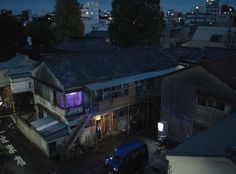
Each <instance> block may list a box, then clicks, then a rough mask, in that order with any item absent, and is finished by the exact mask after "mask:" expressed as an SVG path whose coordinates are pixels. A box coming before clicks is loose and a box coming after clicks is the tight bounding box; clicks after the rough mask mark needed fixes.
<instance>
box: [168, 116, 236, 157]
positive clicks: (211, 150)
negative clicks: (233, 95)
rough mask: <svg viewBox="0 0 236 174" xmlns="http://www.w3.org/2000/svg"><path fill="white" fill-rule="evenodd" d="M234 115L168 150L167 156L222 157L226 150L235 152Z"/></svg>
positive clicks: (235, 118) (235, 130)
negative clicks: (230, 149)
mask: <svg viewBox="0 0 236 174" xmlns="http://www.w3.org/2000/svg"><path fill="white" fill-rule="evenodd" d="M235 125H236V113H233V114H231V115H230V116H228V117H226V118H225V119H223V120H222V121H221V122H218V123H217V124H216V125H214V126H213V127H211V128H209V129H208V130H206V131H205V132H202V133H199V134H197V135H196V136H194V137H192V138H191V139H189V140H187V141H186V142H184V143H183V144H181V145H179V146H177V147H176V148H174V149H172V150H170V151H169V152H168V155H182V156H224V155H225V150H226V149H227V148H232V149H233V150H234V151H236V134H235V132H236V126H235Z"/></svg>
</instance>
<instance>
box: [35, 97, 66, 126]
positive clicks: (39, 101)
mask: <svg viewBox="0 0 236 174" xmlns="http://www.w3.org/2000/svg"><path fill="white" fill-rule="evenodd" d="M34 102H35V104H36V105H37V104H40V105H42V106H44V107H45V108H47V109H48V110H49V111H50V112H52V113H55V114H56V115H58V116H60V119H61V120H62V121H63V122H64V123H66V124H67V120H66V118H65V114H66V111H65V110H64V109H62V108H60V107H58V106H56V105H54V104H52V103H51V102H49V101H47V100H45V99H43V98H42V97H40V96H39V95H37V94H35V95H34Z"/></svg>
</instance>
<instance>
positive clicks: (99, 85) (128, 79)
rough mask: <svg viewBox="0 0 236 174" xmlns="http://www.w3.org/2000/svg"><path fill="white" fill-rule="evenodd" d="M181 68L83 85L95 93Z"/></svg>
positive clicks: (180, 67)
mask: <svg viewBox="0 0 236 174" xmlns="http://www.w3.org/2000/svg"><path fill="white" fill-rule="evenodd" d="M182 68H183V66H177V67H172V68H168V69H165V70H162V71H150V72H146V73H142V74H136V75H132V76H127V77H122V78H118V79H114V80H109V81H104V82H98V83H90V84H87V85H85V87H87V88H88V89H90V90H92V91H95V90H99V89H105V88H110V87H113V86H118V85H122V84H128V83H132V82H136V81H141V80H145V79H150V78H154V77H160V76H163V75H166V74H169V73H172V72H175V71H177V70H179V69H182Z"/></svg>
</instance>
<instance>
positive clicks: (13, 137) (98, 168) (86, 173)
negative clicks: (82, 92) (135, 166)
mask: <svg viewBox="0 0 236 174" xmlns="http://www.w3.org/2000/svg"><path fill="white" fill-rule="evenodd" d="M135 138H138V139H141V140H143V141H145V142H146V143H147V145H148V150H149V162H148V165H147V166H146V167H145V168H144V169H143V170H142V171H140V172H139V173H140V174H145V173H147V174H148V173H155V172H154V171H153V170H152V167H153V166H154V164H155V163H156V162H157V161H158V160H159V157H158V156H157V154H156V153H155V140H153V139H151V138H149V137H147V136H146V135H145V132H141V133H138V134H135V135H129V136H128V135H127V133H123V134H120V135H117V136H113V137H109V138H107V139H105V140H103V141H102V142H100V143H98V144H96V145H94V146H93V147H90V148H88V149H87V151H86V153H84V154H82V155H81V156H80V157H79V158H78V159H74V160H71V161H68V162H66V163H62V162H58V161H53V160H48V159H47V157H45V156H43V154H42V153H41V152H39V151H38V150H37V149H35V147H34V146H32V144H30V143H29V142H28V140H26V139H25V137H23V136H22V135H21V133H19V131H18V130H16V128H15V127H14V121H13V119H12V118H11V117H10V116H4V117H3V116H0V143H1V144H2V145H3V146H5V147H6V148H7V149H8V151H9V154H10V156H11V159H10V161H8V162H6V164H5V166H6V167H7V174H8V173H9V174H32V173H34V174H50V173H53V172H55V171H56V170H55V168H54V167H52V165H51V164H55V166H56V168H57V173H63V174H75V173H80V174H104V173H105V172H106V171H105V164H104V161H105V159H106V157H107V156H108V155H109V154H110V152H111V151H112V149H113V148H114V147H115V146H117V145H120V144H123V143H125V142H127V141H129V140H131V139H135Z"/></svg>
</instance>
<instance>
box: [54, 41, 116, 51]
mask: <svg viewBox="0 0 236 174" xmlns="http://www.w3.org/2000/svg"><path fill="white" fill-rule="evenodd" d="M56 49H58V50H62V51H70V52H80V53H81V52H83V53H86V52H97V51H107V50H111V49H115V47H114V46H112V45H111V44H109V43H107V42H105V41H104V40H102V39H97V38H86V39H80V40H65V41H64V42H62V43H59V44H58V45H57V46H56Z"/></svg>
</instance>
